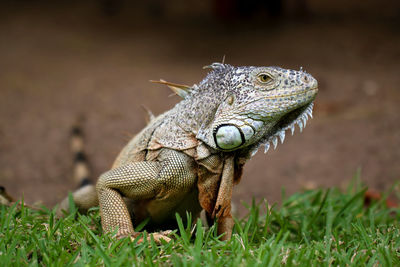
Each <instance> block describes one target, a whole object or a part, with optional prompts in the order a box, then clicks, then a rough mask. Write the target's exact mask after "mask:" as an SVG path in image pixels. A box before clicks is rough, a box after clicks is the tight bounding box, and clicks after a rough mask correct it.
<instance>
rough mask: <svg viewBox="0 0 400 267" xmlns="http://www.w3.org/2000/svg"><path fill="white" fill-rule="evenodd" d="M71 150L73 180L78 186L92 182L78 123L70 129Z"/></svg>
mask: <svg viewBox="0 0 400 267" xmlns="http://www.w3.org/2000/svg"><path fill="white" fill-rule="evenodd" d="M71 151H72V153H73V154H74V156H73V157H74V166H73V180H74V183H75V184H76V185H77V187H78V188H80V187H84V186H85V185H89V184H92V182H91V169H90V165H89V162H88V159H87V156H86V153H85V151H84V136H83V132H82V128H81V127H80V124H76V125H75V126H73V128H72V131H71Z"/></svg>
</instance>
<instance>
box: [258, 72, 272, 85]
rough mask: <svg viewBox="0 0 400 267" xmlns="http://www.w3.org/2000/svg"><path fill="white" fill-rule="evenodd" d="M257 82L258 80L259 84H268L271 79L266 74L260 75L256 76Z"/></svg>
mask: <svg viewBox="0 0 400 267" xmlns="http://www.w3.org/2000/svg"><path fill="white" fill-rule="evenodd" d="M258 80H259V81H260V82H261V83H269V82H271V81H272V77H271V76H269V75H268V74H266V73H261V74H258Z"/></svg>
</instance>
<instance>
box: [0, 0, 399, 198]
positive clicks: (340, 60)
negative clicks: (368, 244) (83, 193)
mask: <svg viewBox="0 0 400 267" xmlns="http://www.w3.org/2000/svg"><path fill="white" fill-rule="evenodd" d="M224 56H225V62H226V63H229V64H232V65H263V66H271V65H277V66H281V67H284V68H292V69H300V67H303V68H304V69H305V70H306V71H307V72H309V73H311V74H312V75H313V76H314V77H316V78H317V79H318V81H319V85H320V92H319V95H318V96H317V100H316V105H315V109H314V119H313V120H311V121H309V123H308V125H307V127H306V129H305V130H304V131H303V133H302V134H299V131H298V129H296V134H295V135H294V136H293V137H292V136H288V137H287V139H286V141H285V143H284V144H279V145H278V149H277V150H276V151H274V150H272V151H269V152H268V154H267V155H264V154H263V153H262V151H259V153H258V154H257V155H256V156H255V157H254V158H253V159H252V160H251V161H250V162H249V163H248V164H247V165H246V168H245V172H244V177H243V178H242V181H241V183H240V184H239V185H238V186H236V187H235V190H234V201H235V202H236V203H237V204H238V203H240V201H246V202H249V201H251V198H252V197H255V198H256V199H261V198H267V199H268V200H269V202H270V203H273V202H279V201H280V199H281V189H282V188H285V191H286V194H287V195H289V194H292V193H294V192H296V191H299V190H303V189H310V188H319V187H330V186H338V187H345V186H346V184H348V183H349V182H350V181H351V179H352V177H353V176H354V175H355V173H356V172H357V170H358V169H361V180H362V181H363V182H364V183H366V184H367V185H368V186H369V187H370V188H371V189H374V190H377V191H382V190H386V189H388V188H389V187H390V186H392V185H393V184H394V183H395V182H396V181H399V178H400V163H399V161H400V90H399V85H400V68H399V67H400V2H399V1H397V0H385V1H378V0H364V1H348V0H336V1H329V0H250V1H245V0H204V1H196V0H185V1H184V0H170V1H163V0H148V1H128V0H125V1H123V0H115V1H111V0H87V1H21V0H20V1H17V0H14V1H1V2H0V184H1V185H3V186H5V187H6V188H7V189H8V191H9V193H10V194H11V195H14V196H17V197H21V196H24V199H25V201H26V202H28V203H34V202H38V201H41V202H42V203H43V204H45V205H47V206H52V205H54V204H56V203H57V202H59V201H60V200H61V199H63V198H64V197H65V196H66V194H67V192H68V191H69V190H72V189H73V188H74V185H73V182H72V179H71V178H70V177H71V170H72V155H71V152H70V150H69V134H70V129H71V126H72V124H73V123H74V122H75V121H76V119H77V118H78V117H79V116H82V115H83V116H84V117H85V122H84V123H83V129H84V132H85V140H86V151H87V153H88V155H89V159H90V163H91V166H92V169H93V179H96V177H97V176H98V175H99V174H101V173H102V172H104V171H106V170H107V169H109V168H110V166H111V164H112V162H113V160H114V158H115V157H116V156H117V154H118V152H119V151H120V149H121V148H122V147H123V146H124V144H126V142H127V141H128V140H129V138H130V137H131V136H133V135H134V134H135V133H137V132H138V131H139V130H141V129H142V128H143V127H144V126H145V123H146V121H145V117H146V112H145V111H144V110H143V108H142V107H141V106H142V105H145V106H146V107H148V108H149V109H150V110H152V111H153V113H155V114H160V113H162V112H164V111H166V110H168V109H170V108H171V107H173V106H174V104H175V103H177V102H178V101H179V98H178V97H177V96H172V97H171V91H169V89H168V88H166V87H163V86H160V85H156V84H151V83H149V80H151V79H153V80H157V79H160V78H161V79H165V80H167V81H171V82H176V83H183V84H189V85H192V84H194V83H198V82H199V81H200V80H201V79H202V78H203V77H204V76H205V75H206V71H205V70H203V69H202V66H204V65H208V64H210V63H212V62H216V61H219V62H221V61H222V59H223V57H224Z"/></svg>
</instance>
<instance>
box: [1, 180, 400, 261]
mask: <svg viewBox="0 0 400 267" xmlns="http://www.w3.org/2000/svg"><path fill="white" fill-rule="evenodd" d="M364 190H365V189H354V188H353V189H351V190H348V192H341V191H339V190H337V189H331V190H313V191H307V192H303V193H298V194H295V195H292V196H290V197H289V198H287V199H286V200H284V201H283V203H282V205H281V206H280V207H278V206H274V207H272V208H269V209H268V208H267V205H266V203H261V204H255V203H253V204H252V205H251V206H249V207H248V208H249V214H248V216H246V217H245V218H244V219H242V220H238V221H236V224H235V228H234V233H233V236H232V239H231V240H230V241H228V242H223V241H219V240H218V237H217V235H216V231H215V227H211V228H210V229H209V230H205V229H203V227H202V226H201V222H197V225H196V226H195V227H191V226H190V224H189V225H184V224H183V223H181V219H180V218H178V223H179V229H177V231H176V234H175V240H173V241H172V242H170V243H164V244H162V245H156V244H155V243H154V242H151V241H150V242H144V243H141V244H136V243H135V242H131V241H130V240H128V239H123V240H118V241H116V240H113V239H112V238H111V237H110V235H103V234H102V232H101V227H100V216H99V212H98V209H93V210H91V211H90V212H89V214H87V215H80V214H78V213H77V212H76V211H73V212H72V213H71V214H70V215H69V216H68V217H66V218H64V219H57V218H55V216H54V211H51V210H46V209H42V210H41V211H35V210H32V209H29V208H27V207H24V206H22V207H20V208H19V207H17V206H16V205H14V206H12V207H5V206H2V207H0V265H1V266H24V265H32V266H36V265H42V266H64V265H76V266H101V265H106V266H119V265H124V266H138V265H139V266H140V265H145V266H153V265H156V266H158V265H161V266H171V265H173V266H208V265H210V266H277V265H286V266H400V227H399V222H400V220H399V219H400V211H399V209H389V208H387V207H386V204H385V198H383V199H382V200H381V201H378V202H375V203H372V204H371V205H370V206H369V207H365V206H364V205H363V194H364Z"/></svg>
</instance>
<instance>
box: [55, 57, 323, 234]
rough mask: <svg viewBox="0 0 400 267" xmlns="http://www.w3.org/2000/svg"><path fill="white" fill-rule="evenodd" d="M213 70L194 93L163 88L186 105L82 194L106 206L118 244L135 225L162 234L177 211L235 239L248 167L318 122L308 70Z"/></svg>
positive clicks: (83, 199) (82, 203) (81, 200)
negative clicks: (237, 193) (202, 218)
mask: <svg viewBox="0 0 400 267" xmlns="http://www.w3.org/2000/svg"><path fill="white" fill-rule="evenodd" d="M209 67H210V68H211V69H212V71H211V72H210V73H209V74H208V75H207V77H206V78H205V79H204V80H203V81H202V82H201V83H200V84H198V85H194V86H192V87H189V86H182V85H174V84H169V83H166V82H163V81H161V82H160V83H165V84H167V85H169V86H170V87H172V89H174V91H175V92H177V93H178V94H179V95H180V96H181V97H183V98H184V99H183V100H182V101H181V102H179V103H178V104H177V105H176V106H175V107H174V108H172V109H171V110H169V111H167V112H165V113H164V114H162V115H160V116H158V117H156V118H154V119H153V120H151V121H150V122H149V124H148V125H147V127H145V128H144V129H143V130H142V131H141V132H140V133H139V134H137V135H136V136H135V137H134V138H133V139H132V140H131V141H130V142H129V143H128V144H127V145H126V147H125V148H124V149H123V150H122V151H121V153H120V154H119V156H118V157H117V159H116V160H115V162H114V164H113V166H112V169H111V170H110V171H108V172H106V173H104V174H103V175H101V176H100V178H99V180H98V182H97V184H96V189H95V188H94V186H91V185H89V186H85V187H83V188H81V189H80V190H78V191H77V192H75V193H74V200H75V202H76V203H77V205H78V206H79V207H82V208H84V209H87V208H88V207H90V206H93V205H96V204H97V200H98V201H99V204H100V212H101V218H102V227H103V229H104V230H105V231H106V232H108V231H112V230H114V229H115V228H118V230H117V237H125V236H131V237H135V236H136V235H137V233H136V232H135V231H134V227H133V225H134V224H133V223H135V224H136V223H139V222H140V221H142V220H144V219H146V218H150V224H151V225H155V226H161V227H160V228H162V226H165V225H168V224H169V222H171V221H174V220H175V213H176V212H178V213H180V214H181V215H183V216H185V212H186V211H190V212H192V213H193V214H194V215H197V214H198V213H199V212H200V211H201V209H204V210H205V211H206V214H207V215H208V217H210V218H216V219H217V222H218V233H220V234H223V233H225V235H224V237H223V238H224V239H229V238H230V236H231V232H232V227H233V220H232V216H231V212H230V203H231V195H232V187H233V184H235V183H237V182H239V180H240V178H241V175H242V169H243V165H244V163H245V162H246V161H247V160H248V159H250V157H251V156H252V155H254V154H255V152H256V151H257V150H258V148H259V146H260V145H262V144H264V145H265V148H266V150H268V148H269V144H270V142H271V143H272V144H273V145H274V146H276V144H277V142H278V137H279V138H280V139H281V141H282V142H283V139H284V136H285V130H286V129H289V128H291V129H292V131H293V129H294V125H295V124H296V123H297V124H298V125H299V127H300V128H301V129H302V127H303V124H304V125H305V122H306V120H307V116H308V115H310V116H311V112H312V102H313V100H314V99H315V96H316V94H317V91H318V89H317V81H316V80H315V79H314V78H313V77H312V76H311V75H309V74H307V73H305V72H303V71H293V70H285V69H281V68H277V67H259V68H258V67H233V66H230V65H226V64H220V63H214V64H212V65H211V66H209ZM95 191H96V192H95ZM96 193H97V194H96ZM61 206H62V207H64V208H65V202H64V205H61ZM155 237H156V238H162V236H155Z"/></svg>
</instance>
